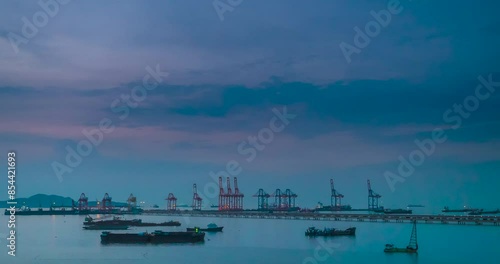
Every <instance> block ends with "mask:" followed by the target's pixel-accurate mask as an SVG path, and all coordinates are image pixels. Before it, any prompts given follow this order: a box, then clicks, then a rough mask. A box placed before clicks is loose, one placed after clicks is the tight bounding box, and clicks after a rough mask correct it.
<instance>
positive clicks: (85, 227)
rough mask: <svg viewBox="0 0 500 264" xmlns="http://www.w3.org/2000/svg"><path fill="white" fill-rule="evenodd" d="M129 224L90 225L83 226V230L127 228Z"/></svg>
mask: <svg viewBox="0 0 500 264" xmlns="http://www.w3.org/2000/svg"><path fill="white" fill-rule="evenodd" d="M128 228H129V226H126V225H91V226H84V227H83V229H85V230H127V229H128Z"/></svg>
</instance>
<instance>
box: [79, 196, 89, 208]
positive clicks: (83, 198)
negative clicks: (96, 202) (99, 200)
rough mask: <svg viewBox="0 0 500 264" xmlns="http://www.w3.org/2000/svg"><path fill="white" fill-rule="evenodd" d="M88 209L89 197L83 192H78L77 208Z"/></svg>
mask: <svg viewBox="0 0 500 264" xmlns="http://www.w3.org/2000/svg"><path fill="white" fill-rule="evenodd" d="M88 209H89V198H88V197H86V196H85V193H82V194H80V199H78V210H79V211H83V210H88Z"/></svg>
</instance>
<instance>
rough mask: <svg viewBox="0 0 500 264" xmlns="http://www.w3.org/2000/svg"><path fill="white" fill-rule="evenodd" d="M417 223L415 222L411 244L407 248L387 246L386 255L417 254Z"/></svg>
mask: <svg viewBox="0 0 500 264" xmlns="http://www.w3.org/2000/svg"><path fill="white" fill-rule="evenodd" d="M417 251H418V243H417V221H416V220H413V229H412V231H411V237H410V243H409V244H408V246H407V247H406V248H397V247H395V246H394V245H393V244H386V245H385V249H384V252H386V253H417Z"/></svg>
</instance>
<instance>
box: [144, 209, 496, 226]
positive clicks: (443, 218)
mask: <svg viewBox="0 0 500 264" xmlns="http://www.w3.org/2000/svg"><path fill="white" fill-rule="evenodd" d="M143 214H154V215H168V216H183V217H185V216H188V217H222V218H254V219H284V220H312V221H346V222H375V223H377V222H378V223H411V222H413V221H417V222H418V223H427V224H458V225H492V226H500V217H499V216H471V215H469V216H456V215H384V214H352V213H351V214H349V213H310V212H307V213H304V212H273V213H269V212H259V211H240V212H229V211H226V212H221V211H213V210H212V211H175V212H169V211H165V210H154V211H153V210H151V211H148V210H145V211H144V212H143Z"/></svg>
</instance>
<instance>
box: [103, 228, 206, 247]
mask: <svg viewBox="0 0 500 264" xmlns="http://www.w3.org/2000/svg"><path fill="white" fill-rule="evenodd" d="M204 241H205V233H203V232H164V231H158V230H157V231H155V232H153V233H148V232H143V233H136V234H131V233H111V232H102V234H101V243H103V244H110V243H128V244H137V243H143V244H144V243H153V244H161V243H197V242H204Z"/></svg>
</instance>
